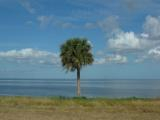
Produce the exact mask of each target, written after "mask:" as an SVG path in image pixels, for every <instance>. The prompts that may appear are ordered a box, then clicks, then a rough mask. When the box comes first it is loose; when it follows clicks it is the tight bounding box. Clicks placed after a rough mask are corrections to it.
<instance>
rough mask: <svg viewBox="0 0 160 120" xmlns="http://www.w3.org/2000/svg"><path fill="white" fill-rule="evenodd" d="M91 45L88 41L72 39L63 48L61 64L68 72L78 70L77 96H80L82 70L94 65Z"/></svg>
mask: <svg viewBox="0 0 160 120" xmlns="http://www.w3.org/2000/svg"><path fill="white" fill-rule="evenodd" d="M91 48H92V47H91V45H90V43H89V42H88V40H87V39H84V38H72V39H69V40H67V41H66V42H65V43H64V44H63V45H62V46H61V48H60V49H61V54H60V57H61V62H62V65H63V67H64V68H65V69H67V71H75V70H77V96H80V70H81V69H82V67H83V66H86V65H90V64H92V63H93V55H92V53H91Z"/></svg>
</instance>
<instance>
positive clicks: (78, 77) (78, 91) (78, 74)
mask: <svg viewBox="0 0 160 120" xmlns="http://www.w3.org/2000/svg"><path fill="white" fill-rule="evenodd" d="M80 95H81V91H80V69H77V96H80Z"/></svg>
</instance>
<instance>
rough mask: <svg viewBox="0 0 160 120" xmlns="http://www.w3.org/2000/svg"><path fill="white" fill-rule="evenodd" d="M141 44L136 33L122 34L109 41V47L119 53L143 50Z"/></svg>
mask: <svg viewBox="0 0 160 120" xmlns="http://www.w3.org/2000/svg"><path fill="white" fill-rule="evenodd" d="M141 43H142V40H141V39H139V38H138V37H137V36H136V35H135V33H134V32H126V33H125V32H120V33H118V34H116V35H115V36H113V38H110V39H109V40H108V44H109V47H110V48H111V49H116V50H119V51H121V50H135V49H136V50H137V49H141V47H142V46H141Z"/></svg>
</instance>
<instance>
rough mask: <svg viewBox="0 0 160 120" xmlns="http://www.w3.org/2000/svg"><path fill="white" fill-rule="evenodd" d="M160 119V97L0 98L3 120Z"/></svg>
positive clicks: (0, 111)
mask: <svg viewBox="0 0 160 120" xmlns="http://www.w3.org/2000/svg"><path fill="white" fill-rule="evenodd" d="M53 119H55V120H85V119H87V120H116V119H117V120H160V99H138V98H135V97H133V98H126V99H107V98H85V97H81V98H77V97H75V98H66V97H48V98H40V97H39V98H36V97H0V120H53Z"/></svg>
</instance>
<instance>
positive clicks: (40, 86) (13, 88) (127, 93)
mask: <svg viewBox="0 0 160 120" xmlns="http://www.w3.org/2000/svg"><path fill="white" fill-rule="evenodd" d="M81 94H82V96H87V97H109V98H123V97H133V96H135V97H143V98H155V97H160V80H107V79H106V80H105V79H93V80H92V79H86V80H81ZM0 95H1V96H75V95H76V80H72V79H0Z"/></svg>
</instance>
